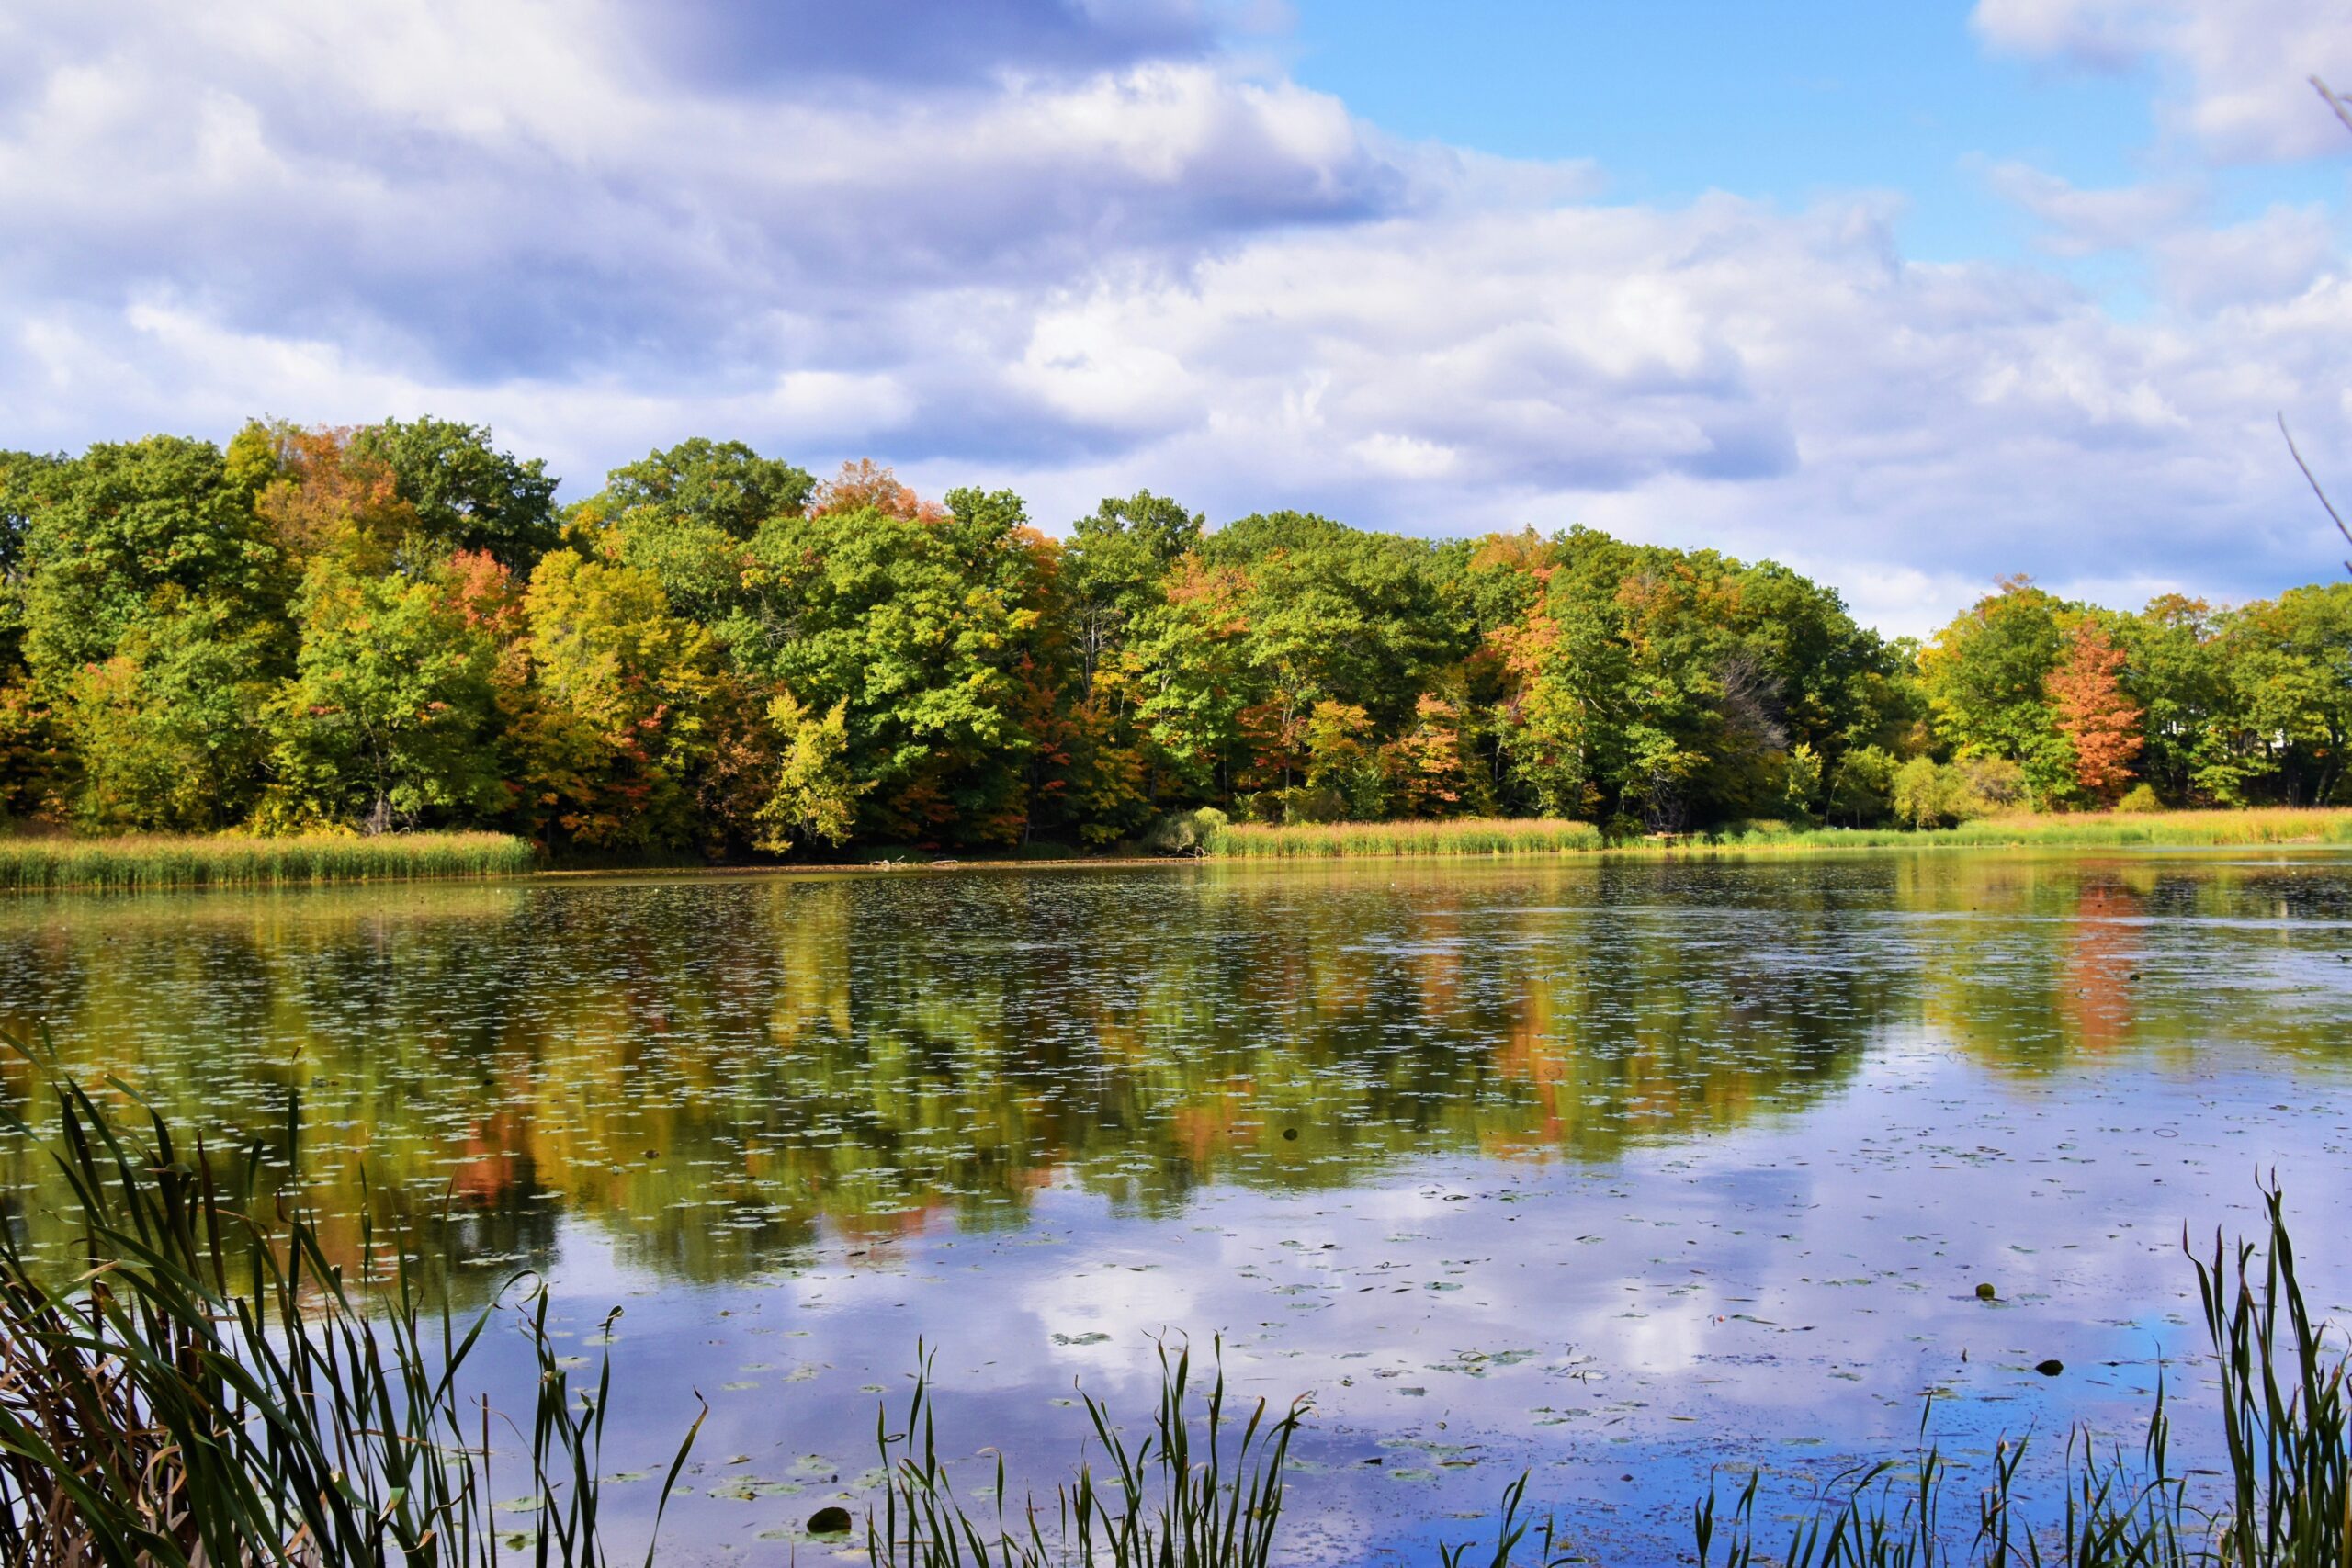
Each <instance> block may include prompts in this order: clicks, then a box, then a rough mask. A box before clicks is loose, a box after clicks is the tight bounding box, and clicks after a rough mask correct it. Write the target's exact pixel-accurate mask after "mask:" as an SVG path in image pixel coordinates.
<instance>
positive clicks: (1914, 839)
mask: <svg viewBox="0 0 2352 1568" xmlns="http://www.w3.org/2000/svg"><path fill="white" fill-rule="evenodd" d="M1691 842H1693V843H1694V844H1697V845H1701V846H1710V847H1712V846H1721V847H1724V848H1729V849H1763V850H1771V849H1880V848H1894V847H1904V848H1913V849H1929V848H1935V847H1937V846H1940V845H1951V846H1957V847H1962V848H1965V847H1971V846H1980V847H1985V848H2031V847H2034V846H2036V845H2049V846H2050V847H2052V848H2073V847H2081V848H2086V849H2097V848H2106V847H2114V848H2122V847H2127V846H2131V845H2135V844H2138V845H2149V846H2157V847H2161V846H2165V845H2172V846H2177V847H2181V848H2196V847H2216V848H2226V847H2229V846H2233V845H2245V846H2253V845H2261V844H2329V843H2334V844H2342V843H2352V810H2346V809H2342V808H2338V807H2248V808H2245V809H2242V810H2216V811H2166V812H2125V811H2086V812H2061V813H2028V812H2017V813H2011V814H2007V815H2003V816H2000V817H1988V818H1984V819H1983V820H1981V821H1976V822H1965V823H1962V825H1960V826H1959V827H1957V828H1929V829H1916V830H1915V829H1899V828H1813V829H1784V828H1758V829H1751V830H1747V831H1738V830H1734V831H1729V832H1724V833H1720V834H1712V835H1700V836H1698V837H1696V838H1695V839H1694V840H1691Z"/></svg>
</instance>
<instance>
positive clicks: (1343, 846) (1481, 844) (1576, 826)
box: [1201, 817, 1601, 860]
mask: <svg viewBox="0 0 2352 1568" xmlns="http://www.w3.org/2000/svg"><path fill="white" fill-rule="evenodd" d="M1201 845H1202V850H1203V852H1204V853H1206V854H1209V855H1212V856H1216V857H1218V858H1220V859H1227V860H1281V859H1330V858H1350V857H1356V856H1400V855H1550V854H1562V853H1566V852H1571V851H1577V850H1597V849H1599V848H1600V847H1601V837H1600V829H1598V828H1595V827H1594V826H1592V824H1590V823H1589V822H1568V821H1555V820H1551V819H1548V818H1478V817H1457V818H1443V819H1440V820H1435V821H1402V822H1294V823H1285V824H1268V823H1249V822H1237V823H1227V824H1220V825H1216V826H1214V827H1212V828H1210V829H1208V830H1207V831H1205V832H1204V833H1203V834H1202V836H1201Z"/></svg>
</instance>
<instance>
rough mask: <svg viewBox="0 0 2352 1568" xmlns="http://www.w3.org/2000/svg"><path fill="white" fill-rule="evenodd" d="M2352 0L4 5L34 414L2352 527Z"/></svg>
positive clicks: (1677, 503) (1802, 525)
mask: <svg viewBox="0 0 2352 1568" xmlns="http://www.w3.org/2000/svg"><path fill="white" fill-rule="evenodd" d="M2314 73H2316V74H2318V75H2320V76H2323V77H2326V78H2330V79H2332V80H2333V81H2334V82H2335V84H2336V85H2338V86H2340V87H2343V88H2346V89H2347V90H2352V0H1976V3H1974V4H1962V3H1946V0H1905V4H1902V5H1895V6H1890V5H1886V4H1884V3H1883V0H1877V3H1871V4H1865V3H1861V0H1785V3H1781V4H1774V5H1770V6H1764V5H1757V4H1754V3H1753V0H1638V3H1637V0H1541V3H1539V0H1446V3H1442V4H1440V3H1434V0H1431V3H1416V0H1288V3H1284V0H865V3H863V4H860V5H855V6H852V5H845V4H838V3H827V0H767V3H765V4H758V5H754V4H748V3H729V0H662V3H659V4H656V3H652V0H642V3H631V0H500V3H499V4H495V5H481V4H479V3H468V0H348V3H345V4H339V5H337V6H316V5H314V4H311V0H219V3H218V4H214V5H209V6H177V5H167V4H164V3H162V0H113V3H109V4H104V5H97V6H93V5H90V4H88V3H87V0H11V3H10V4H9V5H8V6H6V7H5V8H0V446H17V447H28V448H36V449H66V450H72V449H77V448H79V447H80V446H84V445H85V444H86V443H88V442H91V441H94V440H107V439H120V438H125V437H129V436H134V435H139V434H146V433H149V432H151V431H174V432H182V433H187V434H199V435H207V436H210V437H213V438H216V439H225V438H226V437H227V436H228V435H229V434H232V433H233V432H234V430H235V429H236V428H237V427H238V426H239V425H240V424H241V423H243V422H244V421H245V420H246V419H247V418H250V417H254V416H271V417H284V418H290V419H294V420H298V421H300V422H303V423H360V422H365V421H371V420H376V419H380V418H383V417H386V416H388V415H389V416H397V417H402V418H412V417H415V416H417V415H420V414H424V413H428V412H429V413H433V414H435V415H438V416H441V417H444V418H455V419H462V420H466V421H469V422H472V423H486V424H489V425H491V426H492V428H493V430H494V431H495V433H496V436H497V439H498V441H499V443H500V444H501V445H502V446H509V447H511V448H513V449H515V450H516V451H518V452H521V453H524V454H526V455H531V456H544V457H547V458H548V461H549V464H550V467H551V468H553V469H554V470H555V471H556V472H558V473H560V474H562V475H563V476H564V478H565V486H564V492H563V493H564V494H565V495H567V496H578V495H582V494H586V493H588V492H589V491H593V490H594V489H595V488H597V486H598V485H599V484H600V483H601V481H602V476H603V474H604V472H605V470H606V469H608V468H612V467H615V466H616V465H618V464H620V463H624V462H628V461H630V460H632V459H634V458H636V457H641V456H643V455H644V454H645V453H646V452H647V451H649V450H650V449H653V448H655V447H660V446H669V445H672V444H673V443H674V442H676V441H678V440H681V439H684V437H687V436H690V435H707V436H711V437H714V438H719V439H740V440H743V441H747V442H749V443H751V444H752V445H753V446H756V447H758V448H759V449H760V450H762V451H763V452H766V453H769V454H771V455H775V456H780V457H788V458H790V459H792V460H794V461H796V462H798V463H801V464H802V465H804V466H806V467H808V468H811V469H812V470H815V471H818V472H820V473H822V472H826V471H829V470H830V469H831V468H834V467H835V466H837V465H838V464H839V463H840V462H842V460H844V459H847V458H853V457H865V456H871V457H876V458H877V459H879V460H882V461H886V462H890V463H893V464H895V465H896V466H897V467H898V468H899V473H900V474H901V476H902V477H904V478H906V479H910V481H912V482H914V483H915V484H916V485H917V486H918V487H919V488H921V489H922V490H924V491H926V492H929V493H934V494H935V493H938V492H940V491H944V490H945V489H947V488H948V487H950V486H952V485H957V484H978V485H982V486H986V487H989V488H997V487H1000V486H1002V487H1010V488H1012V489H1013V490H1015V491H1019V492H1020V493H1021V494H1022V495H1023V496H1024V497H1025V498H1027V501H1028V502H1029V508H1030V513H1031V515H1032V516H1033V518H1034V519H1035V521H1036V522H1038V523H1039V524H1040V525H1042V526H1045V527H1046V528H1047V529H1048V531H1059V530H1061V529H1062V528H1063V527H1064V526H1065V525H1066V524H1067V522H1068V520H1069V519H1070V518H1072V517H1074V516H1077V515H1079V514H1080V513H1085V512H1091V510H1093V507H1094V504H1095V502H1096V501H1097V500H1098V499H1099V498H1100V497H1102V496H1104V495H1110V494H1125V493H1128V492H1131V491H1135V490H1136V489H1139V488H1146V487H1148V488H1149V489H1151V490H1153V491H1158V492H1159V493H1162V494H1172V495H1174V496H1176V497H1177V498H1179V499H1180V500H1182V502H1185V503H1186V504H1187V505H1189V506H1192V507H1193V508H1196V509H1198V510H1201V511H1204V512H1205V513H1207V514H1208V516H1209V518H1210V519H1211V521H1212V523H1215V522H1220V521H1224V520H1227V519H1229V518H1232V517H1234V516H1238V515H1241V514H1243V513H1249V512H1252V511H1259V510H1268V509H1272V508H1274V507H1279V506H1290V507H1298V508H1302V509H1307V510H1313V511H1317V512H1321V513H1325V514H1327V515H1330V516H1336V517H1340V518H1342V519H1344V520H1346V521H1348V522H1351V523H1353V524H1356V525H1360V526H1365V527H1382V528H1394V529H1399V530H1403V531H1407V532H1411V533H1417V534H1424V535H1430V536H1455V535H1464V534H1476V533H1484V532H1487V531H1489V530H1492V529H1497V528H1517V527H1521V526H1532V527H1535V528H1537V529H1540V530H1545V531H1549V530H1552V529H1556V528H1564V527H1566V526H1569V525H1575V524H1585V525H1590V526H1594V527H1600V528H1604V529H1607V530H1609V531H1610V532H1611V533H1615V534H1618V535H1620V536H1625V537H1630V538H1635V539H1642V540H1651V541H1656V542H1659V543H1664V544H1671V545H1677V546H1686V547H1713V548H1717V549H1721V550H1724V551H1726V552H1728V553H1731V554H1735V555H1738V556H1741V557H1744V558H1757V557H1770V558H1776V559H1779V560H1782V561H1785V562H1787V563H1788V564H1790V565H1792V566H1793V567H1795V568H1797V569H1798V570H1804V571H1805V572H1808V573H1810V574H1812V575H1814V576H1815V577H1818V578H1820V579H1821V580H1823V581H1826V582H1828V583H1830V584H1832V585H1834V586H1836V587H1837V588H1838V589H1839V590H1840V591H1841V592H1843V593H1844V594H1845V595H1846V597H1847V600H1848V602H1849V604H1851V605H1852V606H1853V608H1854V609H1855V611H1856V613H1857V614H1858V615H1860V616H1861V617H1862V618H1863V619H1865V620H1867V621H1869V622H1871V623H1872V624H1874V625H1877V626H1880V627H1881V628H1883V629H1884V630H1886V631H1888V632H1890V633H1917V634H1924V633H1926V632H1928V631H1931V630H1932V629H1933V628H1934V627H1935V626H1937V625H1939V624H1940V623H1941V622H1942V621H1943V620H1945V619H1946V618H1948V617H1949V616H1950V615H1951V614H1953V613H1954V612H1955V611H1956V610H1958V609H1960V608H1961V607H1962V606H1963V605H1965V604H1968V603H1969V602H1970V601H1971V600H1973V598H1974V597H1975V596H1976V595H1977V594H1978V593H1980V592H1984V591H1985V589H1986V588H1987V587H1988V586H1989V585H1990V584H1991V583H1992V581H1994V580H1995V579H1996V577H1999V576H2003V575H2007V574H2010V573H2018V572H2023V573H2027V574H2030V575H2031V576H2032V577H2033V578H2034V579H2035V580H2036V581H2041V582H2042V583H2044V584H2046V585H2048V586H2051V587H2052V588H2055V589H2057V590H2059V591H2061V592H2068V593H2074V594H2080V595H2084V596H2087V597H2091V598H2095V599H2098V600H2099V601H2100V602H2102V603H2107V604H2119V605H2136V604H2139V603H2141V602H2143V601H2144V600H2145V599H2146V598H2148V597H2150V596H2151V595H2153V594H2154V593H2158V592H2174V591H2178V592H2190V593H2195V594H2199V595H2202V596H2205V597H2208V598H2211V599H2215V600H2220V601H2237V600H2243V599H2245V598H2250V597H2254V596H2257V595H2267V594H2269V593H2273V592H2278V590H2280V589H2282V588H2285V587H2288V586H2290V585H2292V584H2295V583H2299V582H2305V581H2315V580H2324V579H2325V578H2327V577H2329V576H2330V575H2332V574H2334V573H2338V572H2341V571H2342V570H2344V568H2343V565H2342V558H2343V556H2344V554H2345V549H2344V546H2343V541H2342V540H2341V539H2340V538H2339V537H2337V536H2335V533H2334V531H2333V529H2332V528H2331V526H2330V525H2329V524H2328V521H2327V518H2326V516H2325V514H2324V513H2323V512H2322V511H2321V510H2320V509H2319V506H2318V504H2317V502H2315V501H2314V500H2313V499H2312V496H2311V495H2310V493H2309V491H2308V490H2306V489H2305V488H2304V483H2303V479H2302V478H2301V475H2300V474H2299V473H2298V472H2297V471H2296V469H2295V468H2294V466H2293V463H2292V461H2291V460H2290V457H2288V454H2287V452H2286V449H2285V446H2284V444H2283V443H2282V442H2281V440H2280V437H2279V432H2278V424H2277V420H2278V416H2279V415H2280V414H2282V413H2283V414H2284V415H2285V416H2286V418H2287V420H2288V421H2289V422H2290V425H2291V426H2292V428H2293V430H2294V432H2295V434H2296V438H2297V441H2298V442H2299V444H2300V445H2301V447H2302V449H2303V451H2304V452H2305V454H2306V456H2307V457H2310V458H2311V460H2312V464H2313V466H2314V468H2316V469H2317V470H2318V471H2319V472H2320V474H2321V475H2322V477H2323V479H2327V478H2329V477H2330V476H2331V475H2333V476H2335V484H2336V486H2337V488H2338V490H2339V491H2341V492H2343V493H2344V494H2345V495H2347V496H2352V371H2347V368H2346V367H2347V366H2352V269H2347V265H2346V239H2347V232H2348V231H2352V224H2347V208H2346V197H2347V183H2348V182H2352V130H2346V127H2345V126H2344V125H2343V124H2341V123H2339V122H2338V121H2337V120H2336V119H2335V118H2334V117H2333V116H2332V115H2331V114H2330V112H2329V110H2328V108H2327V106H2326V105H2324V103H2323V102H2322V101H2321V100H2320V98H2319V97H2318V96H2317V95H2316V94H2315V93H2314V92H2313V91H2312V89H2311V87H2310V86H2309V85H2307V83H2306V80H2305V79H2306V78H2307V77H2308V76H2311V75H2312V74H2314Z"/></svg>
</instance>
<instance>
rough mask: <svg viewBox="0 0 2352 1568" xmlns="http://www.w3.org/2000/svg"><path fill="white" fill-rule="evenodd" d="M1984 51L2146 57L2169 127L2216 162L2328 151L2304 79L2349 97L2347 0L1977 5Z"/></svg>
mask: <svg viewBox="0 0 2352 1568" xmlns="http://www.w3.org/2000/svg"><path fill="white" fill-rule="evenodd" d="M1973 22H1974V25H1975V28H1976V30H1977V32H1978V34H1979V35H1980V36H1982V37H1983V38H1984V39H1985V40H1986V41H1987V42H1988V43H1991V44H1992V45H1994V46H1995V47H1996V48H1999V49H2003V50H2007V51H2013V52H2015V53H2018V54H2023V55H2028V56H2035V57H2042V58H2063V59H2068V60H2072V61H2075V62H2078V63H2082V64H2086V65H2090V66H2093V67H2096V68H2101V69H2117V68H2120V67H2123V66H2126V65H2130V64H2132V63H2134V62H2138V61H2141V60H2143V59H2153V60H2154V61H2156V62H2158V63H2159V64H2160V65H2162V66H2163V67H2165V69H2166V70H2167V71H2168V72H2169V73H2172V74H2173V75H2175V76H2177V78H2178V79H2179V82H2180V86H2179V90H2178V92H2177V94H2176V95H2174V96H2171V97H2169V98H2168V99H2167V104H2168V107H2169V112H2170V115H2171V118H2172V119H2173V120H2174V122H2175V124H2176V125H2177V128H2178V129H2179V130H2183V131H2186V132H2187V133H2188V134H2189V135H2191V136H2193V137H2195V138H2197V139H2198V140H2199V141H2201V142H2202V143H2203V144H2204V145H2206V146H2207V147H2209V148H2211V150H2212V151H2213V152H2217V153H2219V154H2220V155H2222V156H2223V157H2225V158H2231V159H2245V160H2266V159H2279V158H2308V157H2312V156H2315V155H2324V154H2327V153H2331V152H2335V151H2338V150H2339V149H2340V148H2341V147H2342V146H2343V141H2344V128H2343V127H2342V126H2341V125H2339V124H2337V123H2336V121H2335V118H2333V117H2332V116H2331V115H2330V114H2329V113H2328V111H2327V109H2326V108H2325V107H2324V106H2323V105H2322V104H2321V103H2320V101H2319V99H2318V97H2317V96H2315V95H2314V94H2313V93H2312V90H2311V88H2310V86H2309V85H2307V84H2306V81H2305V79H2306V78H2307V77H2310V76H2312V75H2318V76H2321V77H2324V78H2326V79H2327V80H2329V81H2330V82H2332V83H2333V84H2334V85H2335V86H2336V87H2338V88H2345V87H2352V0H1977V6H1976V9H1975V12H1974V15H1973Z"/></svg>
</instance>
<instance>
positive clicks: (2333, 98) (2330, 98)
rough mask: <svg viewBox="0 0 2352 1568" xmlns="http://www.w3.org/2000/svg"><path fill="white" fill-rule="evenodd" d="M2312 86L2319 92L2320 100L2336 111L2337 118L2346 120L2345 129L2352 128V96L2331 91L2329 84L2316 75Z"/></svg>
mask: <svg viewBox="0 0 2352 1568" xmlns="http://www.w3.org/2000/svg"><path fill="white" fill-rule="evenodd" d="M2312 89H2313V90H2314V91H2316V92H2317V93H2318V94H2319V101H2320V102H2321V103H2324V104H2325V105H2326V106H2327V107H2329V108H2332V109H2334V110H2335V118H2338V119H2340V120H2342V121H2343V122H2344V129H2345V130H2352V98H2346V97H2344V96H2340V95H2339V94H2336V93H2335V92H2332V91H2330V90H2329V88H2328V85H2327V84H2326V83H2324V82H2323V81H2321V80H2320V79H2319V78H2318V77H2316V76H2314V77H2312Z"/></svg>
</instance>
